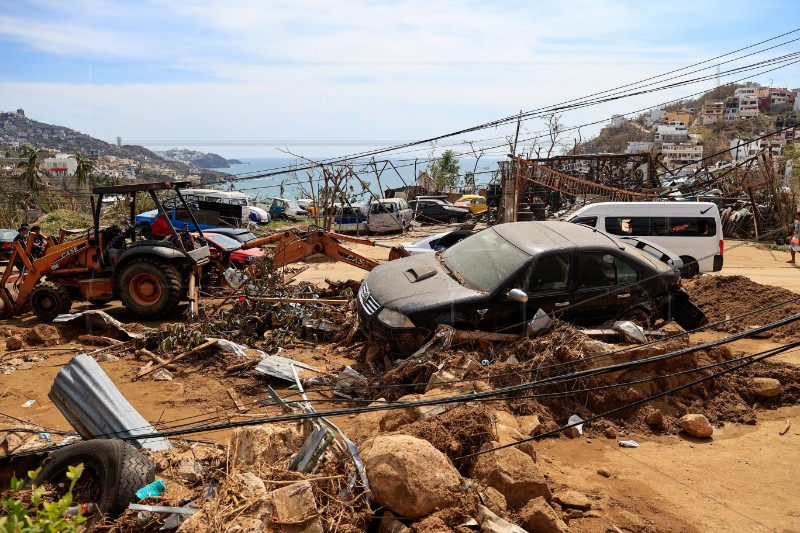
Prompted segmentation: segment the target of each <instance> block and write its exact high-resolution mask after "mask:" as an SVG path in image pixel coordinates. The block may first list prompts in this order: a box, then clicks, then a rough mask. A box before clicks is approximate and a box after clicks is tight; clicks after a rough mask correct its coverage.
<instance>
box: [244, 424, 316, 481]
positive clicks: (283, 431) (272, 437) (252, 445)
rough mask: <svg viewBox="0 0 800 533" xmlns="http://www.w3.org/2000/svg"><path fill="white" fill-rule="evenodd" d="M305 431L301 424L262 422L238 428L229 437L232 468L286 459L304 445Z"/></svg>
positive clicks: (261, 464) (260, 464)
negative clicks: (258, 424) (257, 424)
mask: <svg viewBox="0 0 800 533" xmlns="http://www.w3.org/2000/svg"><path fill="white" fill-rule="evenodd" d="M306 437H307V435H306V434H305V432H304V431H303V425H302V424H299V423H298V424H291V425H279V424H265V425H261V426H251V427H242V428H237V429H235V430H234V431H233V434H232V435H231V441H230V450H231V452H230V453H231V457H230V461H231V469H233V467H240V469H244V468H247V467H253V468H255V469H256V471H257V470H258V468H260V467H261V466H265V465H271V464H273V463H275V462H277V461H281V460H284V459H287V458H288V457H289V456H290V455H292V454H293V453H295V452H296V451H297V450H299V449H300V446H302V445H303V441H305V439H306Z"/></svg>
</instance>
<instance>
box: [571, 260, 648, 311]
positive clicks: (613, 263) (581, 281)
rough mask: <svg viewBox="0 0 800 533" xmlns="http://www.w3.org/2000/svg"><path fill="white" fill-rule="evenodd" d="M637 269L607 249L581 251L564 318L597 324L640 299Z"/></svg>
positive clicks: (640, 290) (640, 291) (640, 292)
mask: <svg viewBox="0 0 800 533" xmlns="http://www.w3.org/2000/svg"><path fill="white" fill-rule="evenodd" d="M639 277H640V275H639V271H638V270H637V268H636V267H634V266H633V265H631V264H630V263H629V262H627V261H625V260H624V259H622V258H621V257H619V256H618V255H616V254H613V253H610V252H608V251H596V252H592V251H581V252H580V253H579V254H578V257H577V269H576V272H575V279H574V286H573V291H572V294H571V300H570V302H569V305H568V306H566V310H565V319H567V320H574V321H576V322H578V323H589V324H591V323H600V322H603V321H605V320H609V319H612V318H615V317H617V316H618V315H619V313H620V311H623V310H624V309H626V308H628V307H631V306H632V305H634V304H636V303H637V302H640V301H641V300H642V299H643V296H642V287H641V284H640V283H639Z"/></svg>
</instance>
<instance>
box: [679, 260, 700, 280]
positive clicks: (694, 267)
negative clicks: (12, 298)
mask: <svg viewBox="0 0 800 533" xmlns="http://www.w3.org/2000/svg"><path fill="white" fill-rule="evenodd" d="M681 260H682V261H683V266H682V267H681V269H680V271H681V277H682V278H683V279H691V278H693V277H695V276H697V275H698V274H700V265H699V264H697V260H696V259H695V258H694V257H689V256H685V255H682V256H681Z"/></svg>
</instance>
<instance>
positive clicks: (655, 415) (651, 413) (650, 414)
mask: <svg viewBox="0 0 800 533" xmlns="http://www.w3.org/2000/svg"><path fill="white" fill-rule="evenodd" d="M644 423H645V424H647V425H648V426H660V425H662V424H663V423H664V413H662V412H661V409H649V410H648V411H647V412H646V413H645V415H644Z"/></svg>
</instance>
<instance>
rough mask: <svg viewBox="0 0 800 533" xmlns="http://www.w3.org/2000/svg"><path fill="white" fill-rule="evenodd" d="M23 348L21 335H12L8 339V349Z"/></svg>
mask: <svg viewBox="0 0 800 533" xmlns="http://www.w3.org/2000/svg"><path fill="white" fill-rule="evenodd" d="M21 348H22V337H20V336H19V335H12V336H11V337H8V338H7V339H6V350H8V351H11V350H19V349H21Z"/></svg>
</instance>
